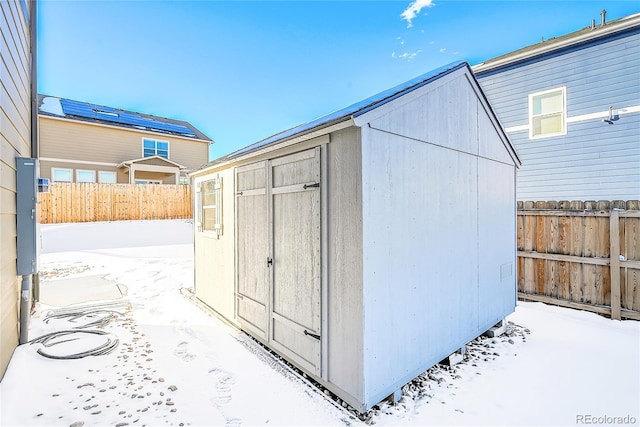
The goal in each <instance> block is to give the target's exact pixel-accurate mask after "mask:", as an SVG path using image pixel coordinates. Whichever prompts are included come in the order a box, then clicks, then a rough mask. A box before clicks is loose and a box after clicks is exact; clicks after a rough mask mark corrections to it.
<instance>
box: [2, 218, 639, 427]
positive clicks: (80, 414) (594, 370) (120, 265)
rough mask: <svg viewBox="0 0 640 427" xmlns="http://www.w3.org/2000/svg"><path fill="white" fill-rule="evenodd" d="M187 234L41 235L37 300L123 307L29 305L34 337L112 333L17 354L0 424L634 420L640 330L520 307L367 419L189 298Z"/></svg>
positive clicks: (113, 230) (179, 229) (53, 229)
mask: <svg viewBox="0 0 640 427" xmlns="http://www.w3.org/2000/svg"><path fill="white" fill-rule="evenodd" d="M191 232H192V227H191V223H189V222H188V221H135V222H120V223H92V224H75V225H70V224H64V225H49V226H42V236H43V238H42V248H43V253H42V255H41V258H40V270H41V272H42V273H43V277H44V279H43V283H42V287H43V289H44V288H45V287H46V286H47V284H49V285H50V286H51V283H55V282H53V281H54V280H59V279H60V278H64V277H66V278H70V277H86V278H87V280H88V278H89V277H96V276H104V277H105V278H106V279H109V280H112V281H114V282H115V283H117V284H118V285H119V287H120V289H123V290H126V295H125V296H124V297H123V298H121V299H120V300H117V301H116V303H112V304H113V305H106V304H105V302H104V301H103V302H96V303H93V304H102V306H101V308H102V309H103V310H107V311H108V312H102V313H98V314H94V315H92V317H86V316H85V317H82V318H79V319H76V320H75V322H70V318H69V317H61V318H55V317H51V316H49V317H48V316H47V314H48V313H49V314H54V313H58V314H61V313H62V314H64V313H63V312H61V311H60V309H59V308H57V307H48V306H44V305H41V306H40V307H39V309H38V311H37V313H36V315H35V317H34V318H33V319H32V321H31V325H30V338H36V337H39V336H42V335H44V334H46V333H49V332H52V331H59V330H66V329H69V328H71V327H73V326H77V325H78V324H82V323H83V322H84V323H87V322H89V321H94V320H96V319H97V320H99V319H100V318H101V317H104V316H107V315H111V316H114V319H113V320H112V321H111V322H109V323H108V325H107V326H105V327H104V329H102V330H103V331H105V332H107V333H108V334H107V335H88V334H84V336H83V337H81V339H75V338H79V337H78V336H77V334H75V335H69V336H65V337H62V338H58V339H57V340H58V341H65V340H69V341H66V342H63V343H61V344H58V345H50V346H49V347H44V346H43V344H38V343H34V344H26V345H23V346H20V347H18V349H17V350H16V351H15V353H14V356H13V358H12V360H11V363H10V365H9V368H8V370H7V373H6V374H5V377H4V379H3V380H2V382H1V383H0V401H1V406H0V410H1V412H0V424H1V425H2V426H23V425H24V426H26V425H39V426H71V425H73V426H76V427H77V426H81V425H85V426H101V425H115V426H125V425H132V426H135V425H148V426H162V425H176V426H180V425H184V426H188V425H191V426H214V425H215V426H217V425H225V426H240V425H291V426H293V425H298V426H302V425H331V426H333V425H365V423H369V424H372V423H373V424H376V425H384V426H387V425H394V426H395V425H581V424H594V423H595V424H603V422H601V421H608V423H609V424H612V423H613V424H615V423H617V424H622V423H624V422H625V420H626V422H627V423H630V424H635V425H638V423H639V422H640V362H639V361H640V323H639V322H635V321H622V322H619V321H612V320H609V319H605V318H603V317H600V316H597V315H595V314H592V313H586V312H580V311H575V310H570V309H565V308H558V307H551V306H547V305H543V304H540V303H519V304H518V307H517V309H516V312H515V313H514V314H512V315H511V316H509V318H508V321H509V322H510V324H509V328H508V331H507V334H506V335H505V336H502V337H499V338H481V339H478V340H476V341H474V342H472V343H470V344H469V345H468V347H467V356H466V358H465V360H464V361H463V362H462V363H460V364H459V365H457V366H454V367H451V368H450V367H446V366H440V365H438V366H436V367H434V368H432V369H430V370H429V371H427V372H426V373H425V374H423V375H421V376H420V377H419V378H418V379H417V380H416V381H414V382H412V383H411V384H409V385H407V386H405V388H404V394H403V397H402V399H401V401H400V402H399V403H398V404H396V405H390V404H387V403H385V404H381V405H380V407H379V408H376V409H374V410H372V411H371V412H370V413H369V414H367V417H364V418H365V421H362V420H360V419H358V418H356V417H354V416H353V415H352V414H351V413H350V412H349V411H347V410H345V409H344V408H342V407H341V406H340V405H339V403H336V402H334V401H333V400H331V399H329V398H327V396H325V395H324V393H323V392H322V391H321V390H319V389H317V388H316V387H313V386H312V385H310V383H309V382H308V381H307V380H306V379H305V378H303V377H302V376H300V375H299V374H298V373H296V372H295V371H293V370H292V369H291V368H289V367H288V366H287V365H286V364H285V363H283V362H282V361H281V360H279V359H278V358H277V357H275V356H273V355H272V354H271V353H269V352H267V351H265V350H264V349H263V348H262V347H261V346H260V345H258V344H256V343H255V342H254V341H253V340H252V339H250V338H248V337H247V336H246V335H245V334H243V333H242V332H239V331H237V330H236V329H234V328H233V327H231V326H229V325H227V324H226V323H225V322H223V321H222V320H220V319H219V318H217V317H215V316H214V315H212V314H210V313H208V312H207V311H205V310H203V309H202V308H201V307H199V306H198V305H196V304H195V303H194V302H193V301H191V300H190V299H189V298H188V295H189V292H188V290H189V289H191V288H192V287H193V244H192V239H191V235H190V233H191ZM159 236H162V238H161V239H160V238H159ZM82 305H83V306H86V305H87V303H83V304H82ZM68 310H69V308H67V311H68ZM76 310H77V309H76ZM91 329H95V328H91ZM116 339H117V340H118V345H117V347H116V348H115V350H114V351H113V352H111V353H110V354H106V355H99V356H89V357H85V358H80V359H73V360H55V359H50V358H45V357H43V356H42V355H40V354H38V353H37V351H38V349H40V351H41V352H45V353H49V354H54V355H55V354H57V355H63V354H66V355H69V354H75V353H79V352H81V351H83V350H87V349H90V348H93V347H95V346H97V345H99V344H101V343H105V344H108V343H111V344H113V343H114V342H115V340H116ZM52 342H53V341H52ZM52 342H49V344H51V343H52ZM589 417H591V418H589ZM603 417H604V418H603ZM607 417H608V418H607ZM618 417H619V418H618ZM625 417H626V418H625Z"/></svg>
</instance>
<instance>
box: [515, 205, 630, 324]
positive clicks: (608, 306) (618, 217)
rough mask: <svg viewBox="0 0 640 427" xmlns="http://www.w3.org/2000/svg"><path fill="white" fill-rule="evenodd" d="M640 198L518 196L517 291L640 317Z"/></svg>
mask: <svg viewBox="0 0 640 427" xmlns="http://www.w3.org/2000/svg"><path fill="white" fill-rule="evenodd" d="M639 209H640V202H639V201H637V200H633V201H626V202H625V201H613V202H608V201H599V202H595V201H594V202H589V201H588V202H581V201H572V202H518V217H517V226H518V242H517V244H518V296H519V297H520V298H521V299H525V300H533V301H542V302H547V303H551V304H557V305H562V306H566V307H573V308H580V309H583V310H589V311H593V312H597V313H601V314H606V315H609V316H611V318H613V319H620V318H630V319H636V320H640V210H639Z"/></svg>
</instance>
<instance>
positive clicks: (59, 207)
mask: <svg viewBox="0 0 640 427" xmlns="http://www.w3.org/2000/svg"><path fill="white" fill-rule="evenodd" d="M38 211H39V212H38V213H39V221H40V223H42V224H53V223H61V222H92V221H121V220H139V219H182V218H184V219H187V218H191V214H192V207H191V186H190V185H155V184H95V183H61V182H54V183H51V185H50V187H49V192H48V193H38Z"/></svg>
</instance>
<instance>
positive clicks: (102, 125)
mask: <svg viewBox="0 0 640 427" xmlns="http://www.w3.org/2000/svg"><path fill="white" fill-rule="evenodd" d="M38 117H39V118H43V119H51V120H58V121H63V122H71V123H79V124H82V125H91V126H99V127H106V128H109V129H119V130H124V131H129V132H136V133H140V134H144V135H154V136H155V135H157V136H158V139H162V138H165V139H166V138H171V139H182V140H185V141H194V142H204V143H207V144H213V143H214V141H212V140H208V139H197V138H189V137H186V136H180V135H170V134H167V133H160V132H154V131H152V130H142V129H136V128H131V127H122V126H114V125H109V124H103V123H98V122H90V121H86V120H78V119H75V118H74V119H72V118H68V117H56V116H53V115H49V114H42V113H38Z"/></svg>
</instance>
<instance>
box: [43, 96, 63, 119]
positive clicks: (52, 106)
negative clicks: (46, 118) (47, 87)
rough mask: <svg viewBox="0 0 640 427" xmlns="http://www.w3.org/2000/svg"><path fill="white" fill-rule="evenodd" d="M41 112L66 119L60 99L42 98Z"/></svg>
mask: <svg viewBox="0 0 640 427" xmlns="http://www.w3.org/2000/svg"><path fill="white" fill-rule="evenodd" d="M40 111H44V112H45V113H50V114H53V115H54V116H62V117H64V112H63V111H62V105H61V104H60V98H54V97H53V96H47V97H44V98H42V105H41V106H40Z"/></svg>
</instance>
